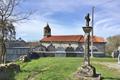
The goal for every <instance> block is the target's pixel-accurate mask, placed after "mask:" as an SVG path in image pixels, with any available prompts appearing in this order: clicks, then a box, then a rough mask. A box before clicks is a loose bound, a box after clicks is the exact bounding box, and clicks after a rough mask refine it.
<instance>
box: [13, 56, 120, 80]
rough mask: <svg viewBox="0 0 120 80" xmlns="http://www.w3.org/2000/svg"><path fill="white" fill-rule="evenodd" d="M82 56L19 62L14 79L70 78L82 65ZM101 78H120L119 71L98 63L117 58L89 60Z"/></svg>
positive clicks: (48, 79)
mask: <svg viewBox="0 0 120 80" xmlns="http://www.w3.org/2000/svg"><path fill="white" fill-rule="evenodd" d="M82 61H83V58H59V57H51V58H40V59H36V60H32V61H31V62H28V63H19V64H20V65H21V72H20V73H18V74H16V75H15V80H71V79H70V78H71V76H72V74H73V73H74V72H75V71H76V70H77V69H78V68H79V67H80V66H81V65H82ZM91 62H92V64H93V66H95V67H96V70H97V72H99V73H101V75H102V77H104V79H103V80H120V72H119V71H118V70H117V69H114V68H109V67H107V66H105V65H102V64H100V63H102V62H110V63H116V62H117V59H112V58H93V59H92V60H91Z"/></svg>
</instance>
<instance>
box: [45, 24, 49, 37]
mask: <svg viewBox="0 0 120 80" xmlns="http://www.w3.org/2000/svg"><path fill="white" fill-rule="evenodd" d="M50 36H51V29H50V27H49V24H48V23H47V25H46V26H45V27H44V37H50Z"/></svg>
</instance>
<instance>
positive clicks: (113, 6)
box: [17, 0, 120, 40]
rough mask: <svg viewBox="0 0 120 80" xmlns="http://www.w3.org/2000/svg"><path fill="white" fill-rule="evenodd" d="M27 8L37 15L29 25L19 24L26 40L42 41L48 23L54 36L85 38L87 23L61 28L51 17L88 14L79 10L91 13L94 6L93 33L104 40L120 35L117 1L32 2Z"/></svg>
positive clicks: (61, 0)
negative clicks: (35, 11) (62, 13)
mask: <svg viewBox="0 0 120 80" xmlns="http://www.w3.org/2000/svg"><path fill="white" fill-rule="evenodd" d="M24 5H25V6H27V7H28V8H32V9H36V10H37V11H38V13H37V14H34V15H33V17H32V18H31V20H30V21H28V22H27V23H22V24H17V26H18V27H17V34H18V36H21V37H23V38H25V39H26V40H40V38H42V36H43V27H44V26H45V25H46V23H47V22H48V23H49V24H50V27H51V28H52V34H56V35H58V34H59V35H62V34H84V33H83V31H82V26H83V25H84V24H85V23H82V22H81V20H78V21H77V22H74V23H71V25H64V24H60V22H59V20H56V19H54V18H48V16H51V15H54V14H56V12H64V13H68V14H69V13H72V12H75V13H77V12H79V13H81V14H86V13H85V12H80V11H81V10H80V8H82V9H84V8H85V7H87V8H89V9H88V10H89V11H88V12H90V10H91V7H92V6H95V26H94V33H95V34H96V35H98V36H102V37H108V36H111V35H115V34H120V33H119V32H120V20H119V19H120V16H119V13H120V11H119V6H120V1H118V0H36V1H33V0H29V1H28V2H26V3H24ZM73 16H74V15H73ZM78 17H79V16H78ZM83 20H84V19H83ZM63 23H64V22H63Z"/></svg>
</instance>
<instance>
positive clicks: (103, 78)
mask: <svg viewBox="0 0 120 80" xmlns="http://www.w3.org/2000/svg"><path fill="white" fill-rule="evenodd" d="M102 80H120V78H113V77H102Z"/></svg>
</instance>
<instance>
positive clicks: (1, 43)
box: [0, 0, 31, 63]
mask: <svg viewBox="0 0 120 80" xmlns="http://www.w3.org/2000/svg"><path fill="white" fill-rule="evenodd" d="M21 1H22V0H0V63H5V54H6V46H5V41H6V40H7V38H11V35H15V26H13V23H15V22H18V21H21V20H25V19H28V17H29V16H30V15H31V12H28V13H27V12H21V11H20V10H17V8H18V7H19V5H20V3H21ZM8 35H9V37H8Z"/></svg>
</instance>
